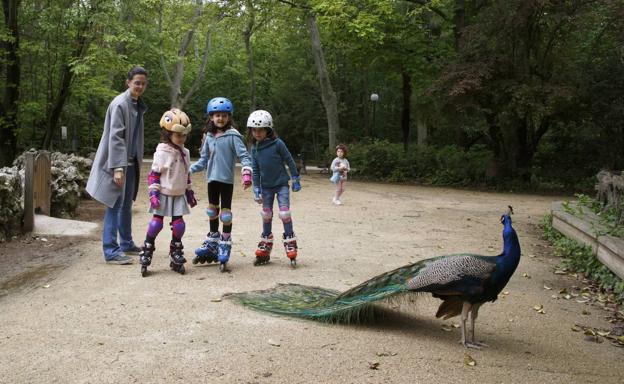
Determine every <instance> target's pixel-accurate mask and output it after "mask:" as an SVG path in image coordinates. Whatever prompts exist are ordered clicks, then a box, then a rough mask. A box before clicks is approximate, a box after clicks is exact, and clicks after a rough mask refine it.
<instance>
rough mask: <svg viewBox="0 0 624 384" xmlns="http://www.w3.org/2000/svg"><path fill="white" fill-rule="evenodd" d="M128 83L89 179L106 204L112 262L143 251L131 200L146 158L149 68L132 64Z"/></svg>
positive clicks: (109, 115)
mask: <svg viewBox="0 0 624 384" xmlns="http://www.w3.org/2000/svg"><path fill="white" fill-rule="evenodd" d="M126 85H127V86H128V89H127V90H126V91H125V92H123V93H122V94H120V95H118V96H117V97H115V98H114V99H113V101H112V102H111V103H110V105H109V106H108V110H107V111H106V119H105V121H104V131H103V133H102V139H101V140H100V144H99V146H98V150H97V153H96V155H95V160H94V161H93V165H92V167H91V174H90V175H89V180H88V181H87V192H88V193H89V194H90V195H91V196H92V197H93V198H94V199H95V200H97V201H99V202H101V203H102V204H104V205H106V213H105V214H104V224H103V230H102V246H103V249H104V259H105V260H106V262H107V263H109V264H131V263H132V259H131V258H130V257H128V256H127V255H126V254H125V252H135V253H136V252H139V251H140V248H139V247H137V246H136V244H135V243H134V241H133V240H132V203H133V202H134V200H135V199H136V196H137V192H138V187H139V171H140V169H141V161H142V159H143V114H144V113H145V111H146V110H147V108H146V106H145V104H144V103H143V100H142V99H141V95H143V92H145V89H146V88H147V71H146V70H145V69H144V68H142V67H134V68H132V69H131V70H130V72H128V76H127V80H126ZM118 235H119V239H120V241H119V242H117V236H118Z"/></svg>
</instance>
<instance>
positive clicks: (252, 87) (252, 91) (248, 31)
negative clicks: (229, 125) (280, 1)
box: [243, 0, 256, 113]
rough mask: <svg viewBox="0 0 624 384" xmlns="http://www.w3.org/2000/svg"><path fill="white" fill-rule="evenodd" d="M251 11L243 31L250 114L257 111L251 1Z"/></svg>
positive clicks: (254, 20)
mask: <svg viewBox="0 0 624 384" xmlns="http://www.w3.org/2000/svg"><path fill="white" fill-rule="evenodd" d="M246 6H247V9H248V11H249V15H248V19H247V27H246V28H245V30H244V31H243V39H244V40H245V50H246V51H247V72H248V73H249V113H251V112H253V111H255V110H256V76H255V73H254V62H253V50H252V49H251V35H253V32H254V27H255V22H256V12H255V10H254V7H253V4H252V2H251V1H249V0H248V1H247V2H246Z"/></svg>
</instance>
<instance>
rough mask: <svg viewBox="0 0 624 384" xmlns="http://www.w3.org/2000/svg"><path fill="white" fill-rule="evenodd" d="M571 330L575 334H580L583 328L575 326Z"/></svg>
mask: <svg viewBox="0 0 624 384" xmlns="http://www.w3.org/2000/svg"><path fill="white" fill-rule="evenodd" d="M571 329H572V331H573V332H580V331H581V328H579V327H577V326H576V325H573V326H572V328H571Z"/></svg>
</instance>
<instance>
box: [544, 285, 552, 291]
mask: <svg viewBox="0 0 624 384" xmlns="http://www.w3.org/2000/svg"><path fill="white" fill-rule="evenodd" d="M544 289H546V290H549V291H550V290H551V289H552V288H550V287H549V286H547V285H544Z"/></svg>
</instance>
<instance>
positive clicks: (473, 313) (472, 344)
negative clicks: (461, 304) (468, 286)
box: [464, 303, 489, 349]
mask: <svg viewBox="0 0 624 384" xmlns="http://www.w3.org/2000/svg"><path fill="white" fill-rule="evenodd" d="M480 307H481V304H480V303H477V304H473V305H472V308H471V309H470V341H469V342H468V344H469V345H466V344H464V345H465V346H466V347H468V348H475V349H481V348H482V347H489V345H487V344H485V343H482V342H479V341H475V323H476V321H477V317H478V316H479V308H480Z"/></svg>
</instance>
